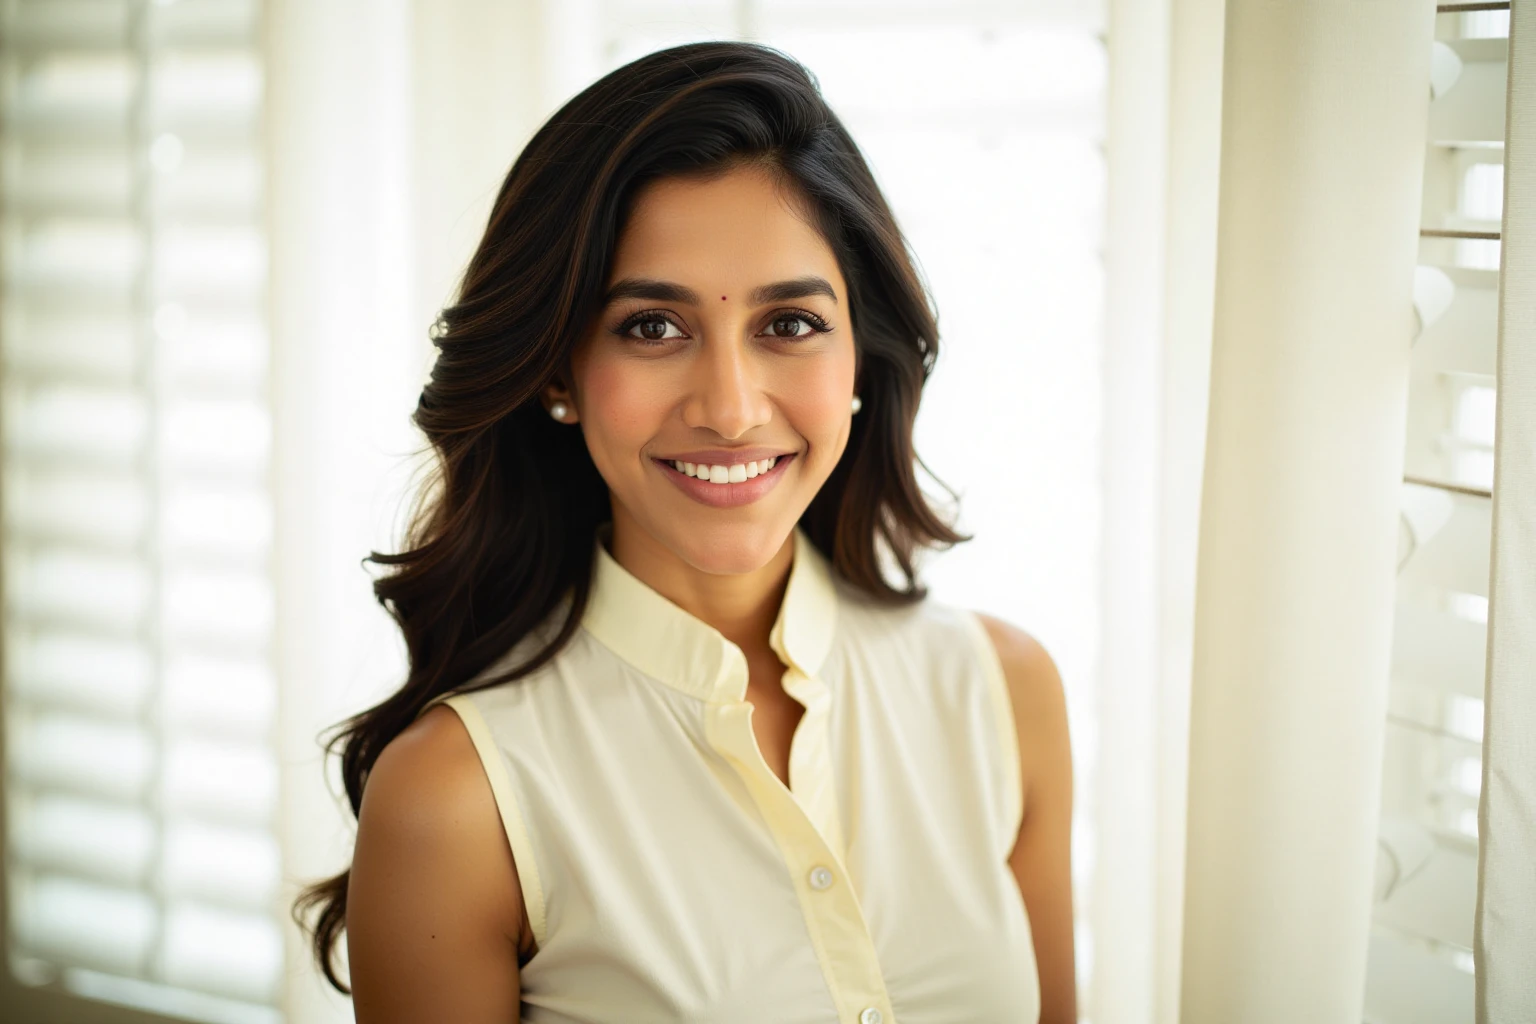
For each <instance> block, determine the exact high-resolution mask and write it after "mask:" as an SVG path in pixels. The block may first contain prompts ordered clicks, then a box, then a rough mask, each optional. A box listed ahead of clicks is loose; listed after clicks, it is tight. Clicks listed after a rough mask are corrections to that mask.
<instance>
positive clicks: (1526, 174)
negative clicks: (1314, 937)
mask: <svg viewBox="0 0 1536 1024" xmlns="http://www.w3.org/2000/svg"><path fill="white" fill-rule="evenodd" d="M1510 6H1511V11H1510V14H1511V19H1510V31H1509V85H1508V93H1507V95H1508V106H1507V108H1506V118H1505V130H1504V228H1503V239H1502V241H1503V262H1502V264H1501V267H1500V272H1499V295H1500V299H1499V349H1498V353H1499V354H1498V422H1497V429H1496V433H1495V454H1494V459H1495V462H1494V488H1493V569H1492V574H1491V579H1490V593H1489V598H1490V600H1489V616H1488V634H1489V635H1488V679H1487V691H1486V701H1485V704H1484V715H1485V721H1484V726H1483V788H1482V798H1481V803H1480V806H1479V808H1478V842H1479V856H1480V863H1479V869H1478V892H1477V924H1476V935H1475V938H1474V947H1473V955H1474V956H1475V957H1476V961H1477V1019H1478V1021H1479V1022H1480V1024H1483V1022H1493V1021H1517V1020H1531V1019H1532V1017H1533V1015H1536V870H1532V867H1531V864H1532V860H1533V859H1536V744H1533V738H1536V686H1533V685H1532V681H1533V679H1536V2H1532V0H1515V2H1514V3H1513V4H1511V5H1510Z"/></svg>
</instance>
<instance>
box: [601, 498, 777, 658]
mask: <svg viewBox="0 0 1536 1024" xmlns="http://www.w3.org/2000/svg"><path fill="white" fill-rule="evenodd" d="M610 553H611V554H612V555H613V558H614V561H616V562H618V563H619V564H620V565H621V566H623V567H624V568H625V569H626V570H627V571H628V572H629V573H630V575H632V576H634V577H635V578H636V579H638V580H639V581H640V582H642V583H644V584H645V585H646V586H648V587H650V588H651V589H652V590H654V591H656V592H657V593H658V594H660V595H661V596H662V597H665V598H666V599H667V600H669V601H671V602H672V603H673V604H675V605H677V606H678V607H679V608H681V609H683V611H685V612H687V613H688V614H690V615H692V616H694V617H695V618H697V619H700V620H701V621H703V622H705V623H707V624H708V625H710V626H713V627H714V628H715V629H716V630H718V631H719V632H720V634H721V635H722V636H724V637H725V638H726V639H727V640H729V641H730V642H731V643H733V644H735V645H736V646H737V647H740V648H741V649H742V651H743V653H744V654H746V656H747V658H748V660H749V661H751V660H753V659H754V658H756V657H760V656H762V655H765V654H770V653H771V649H770V647H769V645H768V635H769V633H770V632H771V631H772V629H773V623H774V620H775V619H777V618H778V614H779V607H780V605H781V604H782V603H783V600H784V591H785V589H786V588H787V587H788V585H789V572H790V568H791V567H792V565H793V564H794V558H795V537H794V534H793V532H791V534H790V535H789V536H788V537H786V538H785V539H784V544H783V546H782V547H780V548H779V550H778V551H777V552H776V553H775V554H774V556H773V557H772V558H770V559H769V560H768V562H767V563H766V564H764V565H763V566H761V567H760V568H757V569H754V570H752V571H751V572H745V573H729V574H722V573H709V572H704V571H703V570H701V569H697V568H695V567H694V566H692V565H690V564H689V563H687V562H685V561H683V559H682V558H680V557H678V555H677V554H676V553H675V552H674V551H672V550H671V549H670V548H668V547H666V546H665V545H663V544H662V543H660V542H659V541H657V540H656V538H655V537H653V536H651V534H650V533H648V532H647V531H646V530H645V529H644V528H643V527H641V526H640V524H639V523H637V522H635V521H634V520H633V519H631V518H630V517H629V516H628V515H626V514H624V513H623V511H622V510H621V509H620V508H618V507H615V509H614V516H613V536H612V540H611V543H610Z"/></svg>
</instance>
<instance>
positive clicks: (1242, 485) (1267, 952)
mask: <svg viewBox="0 0 1536 1024" xmlns="http://www.w3.org/2000/svg"><path fill="white" fill-rule="evenodd" d="M1433 30H1434V5H1433V4H1432V3H1429V2H1422V0H1421V2H1419V3H1403V2H1401V0H1370V2H1367V0H1292V2H1289V3H1284V4H1277V3H1273V2H1266V0H1231V2H1229V3H1228V4H1227V11H1226V53H1225V65H1224V66H1225V74H1224V80H1223V110H1222V147H1221V181H1220V198H1219V222H1218V228H1217V233H1218V241H1217V251H1218V263H1217V268H1216V298H1215V328H1214V332H1215V333H1214V345H1213V353H1212V365H1211V391H1210V419H1209V436H1208V442H1207V448H1206V467H1205V486H1204V495H1203V507H1202V518H1201V533H1200V554H1199V570H1198V583H1197V588H1198V589H1197V603H1196V620H1195V647H1194V672H1193V682H1192V687H1193V694H1192V704H1191V721H1190V765H1189V771H1190V783H1189V808H1188V815H1189V827H1188V852H1187V871H1186V895H1185V904H1184V908H1185V912H1184V937H1183V955H1184V964H1183V1008H1182V1013H1183V1019H1184V1020H1186V1021H1190V1022H1193V1024H1203V1022H1207V1021H1209V1022H1226V1021H1234V1020H1241V1021H1251V1022H1264V1021H1275V1022H1282V1021H1283V1022H1290V1021H1298V1020H1306V1021H1318V1022H1337V1024H1344V1022H1346V1021H1347V1022H1350V1024H1353V1022H1356V1021H1359V1020H1360V1019H1361V1013H1362V998H1363V986H1364V975H1365V956H1366V936H1367V930H1368V926H1369V920H1370V910H1371V882H1372V870H1373V863H1374V855H1375V847H1376V823H1377V819H1378V816H1379V801H1380V780H1381V755H1382V737H1383V728H1384V715H1385V711H1386V696H1387V679H1388V667H1389V653H1390V638H1391V629H1392V608H1393V593H1394V550H1393V546H1394V543H1395V540H1396V527H1397V515H1398V495H1399V491H1400V487H1401V483H1400V481H1401V478H1402V465H1403V437H1404V430H1405V412H1406V401H1407V383H1408V381H1407V371H1408V354H1409V346H1408V344H1407V338H1406V332H1407V327H1406V320H1407V311H1408V310H1409V309H1410V303H1411V297H1412V296H1411V284H1412V281H1413V268H1414V264H1415V262H1416V251H1417V238H1416V227H1417V223H1418V212H1419V206H1420V193H1421V184H1422V176H1423V163H1424V144H1425V134H1426V117H1425V111H1426V106H1425V104H1426V101H1427V96H1426V93H1427V85H1428V82H1429V54H1430V44H1431V41H1432V39H1433ZM1363 183H1369V187H1364V186H1363Z"/></svg>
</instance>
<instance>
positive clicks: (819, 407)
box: [546, 167, 856, 573]
mask: <svg viewBox="0 0 1536 1024" xmlns="http://www.w3.org/2000/svg"><path fill="white" fill-rule="evenodd" d="M855 365H856V356H855V350H854V339H853V332H852V328H851V325H850V324H849V318H848V293H847V288H846V286H845V282H844V281H843V277H842V274H841V273H840V272H839V271H838V266H837V260H836V258H835V257H834V255H833V253H832V250H831V248H830V247H829V246H828V245H827V243H826V241H825V240H824V239H823V238H822V237H821V235H820V234H819V233H818V232H817V231H816V230H815V229H814V228H813V227H811V225H810V224H809V223H808V222H807V220H806V219H805V217H804V216H803V215H802V214H801V213H800V212H799V210H798V208H797V206H796V205H795V204H794V201H793V199H792V198H790V197H789V196H787V195H786V194H784V192H783V191H782V190H781V188H780V187H779V186H777V185H776V183H775V181H774V179H773V178H772V177H770V176H769V173H768V172H766V171H764V170H762V169H760V168H753V167H743V168H738V169H734V170H732V171H730V172H728V173H727V174H725V175H724V176H722V177H719V178H717V179H715V180H713V181H700V180H687V179H681V178H668V179H662V180H659V181H656V182H653V183H651V184H650V185H648V186H647V187H646V188H645V189H644V190H643V191H642V192H641V193H640V194H639V195H638V196H637V198H636V201H635V204H634V206H633V209H632V213H631V216H630V220H629V222H628V224H627V225H626V226H625V230H624V232H623V235H622V237H621V238H620V240H619V243H618V247H617V251H616V252H615V256H614V261H613V269H612V273H611V276H610V278H609V281H608V295H607V301H606V304H605V305H604V306H603V308H602V309H601V310H600V312H599V313H598V314H597V316H596V317H595V318H594V320H593V321H592V324H591V326H590V327H589V329H588V331H587V333H586V335H585V336H584V337H583V339H582V340H581V342H580V343H579V344H578V346H577V348H576V351H575V352H574V354H573V357H572V375H573V378H574V379H573V380H572V381H571V382H570V383H571V390H570V391H569V392H566V391H565V390H564V389H562V388H560V387H558V386H556V387H554V388H552V389H551V390H550V391H549V392H548V394H547V395H546V400H547V401H553V400H555V399H560V400H563V401H564V402H565V403H566V405H567V406H568V407H573V411H572V412H570V413H568V414H567V417H566V419H567V421H571V420H579V422H580V424H581V429H582V431H583V432H584V434H585V437H586V442H587V448H588V450H589V451H590V452H591V453H592V461H593V462H594V463H595V464H596V465H597V469H598V472H600V473H601V474H602V476H603V479H604V480H605V481H607V483H608V488H609V491H610V493H611V495H612V499H613V515H614V531H615V535H616V537H615V539H616V541H617V540H618V537H619V535H620V533H621V532H624V533H631V532H632V531H633V530H634V529H635V528H636V527H638V528H639V529H640V530H642V531H644V533H645V534H646V535H648V537H649V539H650V540H653V541H655V542H657V543H659V544H660V545H661V546H663V547H665V548H666V549H669V550H670V551H671V552H672V553H673V554H674V555H676V556H677V557H678V558H680V559H681V560H683V561H684V562H686V563H688V564H689V565H691V566H693V567H694V568H696V569H699V570H701V571H704V572H709V573H742V572H750V571H752V570H755V569H757V568H760V567H761V566H763V565H765V564H766V563H767V562H768V561H769V560H770V559H771V558H772V557H773V556H774V554H775V553H777V552H778V551H779V550H781V548H782V547H783V545H784V543H785V542H786V540H787V538H788V536H789V534H790V531H791V530H792V529H793V528H794V526H795V524H796V522H798V521H799V518H800V515H801V513H802V512H804V511H805V508H806V506H807V505H809V504H810V502H811V499H812V498H814V497H815V495H816V492H817V491H818V490H819V489H820V488H821V485H822V484H823V483H824V482H825V481H826V479H827V477H828V475H829V474H830V473H831V472H832V468H833V467H834V466H835V465H836V464H837V460H838V458H839V457H840V456H841V455H842V453H843V448H844V447H845V446H846V445H847V442H848V432H849V427H850V424H851V419H850V417H851V415H852V410H851V406H850V403H851V401H852V398H853V391H854V374H855ZM769 460H772V464H771V466H770V465H769ZM680 465H681V466H682V468H681V469H679V468H678V467H679V466H680ZM690 466H691V467H692V475H690V473H689V468H690ZM635 539H637V540H641V541H642V542H643V541H644V539H645V538H640V537H638V536H637V537H636V538H635Z"/></svg>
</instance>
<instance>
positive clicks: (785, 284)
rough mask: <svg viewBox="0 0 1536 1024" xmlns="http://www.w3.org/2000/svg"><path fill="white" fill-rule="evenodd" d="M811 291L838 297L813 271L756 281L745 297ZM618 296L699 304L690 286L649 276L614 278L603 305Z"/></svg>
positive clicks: (770, 298) (784, 297) (757, 300)
mask: <svg viewBox="0 0 1536 1024" xmlns="http://www.w3.org/2000/svg"><path fill="white" fill-rule="evenodd" d="M811 295H825V296H826V297H827V298H829V299H831V300H832V301H833V302H836V301H837V291H836V290H835V289H834V288H833V287H832V285H831V284H830V283H829V282H828V281H827V279H826V278H824V277H817V276H815V275H814V274H811V275H808V276H806V277H797V278H794V279H793V280H790V281H775V282H774V283H773V284H764V285H759V286H758V287H756V288H754V289H752V293H751V295H749V296H748V299H749V301H750V302H751V303H752V305H754V306H760V305H763V304H764V303H768V302H786V301H788V300H789V299H803V298H807V297H809V296H811ZM619 299H652V300H654V301H657V302H686V303H689V304H691V305H694V306H697V305H699V304H700V303H699V293H698V292H696V291H694V290H693V289H692V288H688V287H685V286H684V285H680V284H675V283H673V282H671V281H657V280H655V279H653V278H648V277H626V278H624V279H623V280H621V281H616V282H614V285H613V287H612V288H609V289H608V294H607V295H605V296H604V297H603V305H604V306H607V305H610V304H611V303H614V302H617V301H618V300H619Z"/></svg>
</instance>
